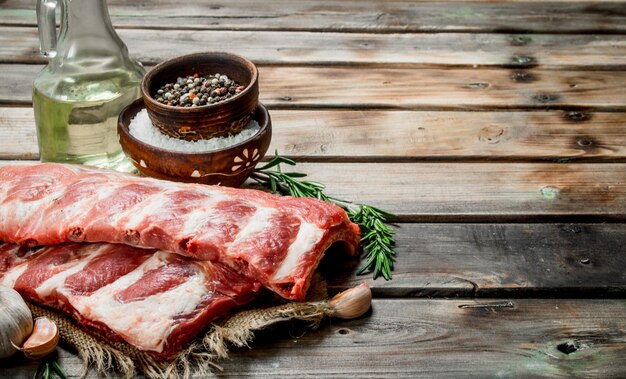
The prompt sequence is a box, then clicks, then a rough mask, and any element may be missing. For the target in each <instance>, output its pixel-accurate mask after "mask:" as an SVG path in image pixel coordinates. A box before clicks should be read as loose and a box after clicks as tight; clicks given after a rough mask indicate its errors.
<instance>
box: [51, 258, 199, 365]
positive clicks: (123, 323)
mask: <svg viewBox="0 0 626 379" xmlns="http://www.w3.org/2000/svg"><path fill="white" fill-rule="evenodd" d="M166 255H167V253H164V252H157V253H155V254H154V255H153V256H152V257H150V258H149V259H148V260H146V261H145V262H143V263H142V264H141V265H140V266H138V267H137V268H136V269H135V270H134V271H132V272H131V273H129V274H127V275H124V276H123V277H121V278H120V279H118V280H116V281H115V282H113V283H110V284H108V285H106V286H104V287H102V288H100V289H99V290H97V291H96V292H94V293H92V294H90V295H89V296H80V295H76V294H73V293H71V291H66V290H64V289H61V290H60V291H59V292H60V293H62V294H63V295H64V296H66V297H67V299H68V301H69V303H70V304H71V305H72V307H74V308H75V309H76V310H77V311H78V312H79V313H80V314H81V315H82V316H83V317H85V318H87V319H89V320H90V321H100V322H102V323H104V324H105V325H106V326H107V327H109V328H110V329H111V330H113V331H114V332H115V333H117V334H119V335H120V336H122V337H124V339H126V340H127V341H128V342H129V343H131V344H133V345H134V346H136V347H138V348H139V349H142V350H149V351H154V352H157V353H160V352H162V351H163V348H164V345H165V341H166V340H167V337H168V336H169V335H170V333H171V331H172V330H173V329H174V327H175V326H176V322H175V321H174V316H177V315H182V314H189V313H191V312H193V310H194V309H196V307H197V306H198V305H199V304H200V303H201V302H202V300H203V298H204V297H205V296H206V294H207V292H208V289H207V288H206V286H205V277H204V275H203V274H202V273H201V272H200V271H198V272H197V273H196V274H194V275H193V276H191V277H189V278H187V279H186V280H185V282H184V283H183V284H181V285H179V286H177V287H175V288H172V289H168V290H167V291H164V292H162V293H158V294H155V295H152V296H148V297H146V298H145V299H142V300H137V301H131V302H128V303H120V302H119V301H117V300H116V299H115V295H116V294H117V293H119V292H121V291H123V290H125V289H126V288H128V287H129V286H130V285H132V284H133V283H135V282H137V281H138V280H139V279H141V277H142V276H143V275H144V273H146V272H148V271H150V270H153V269H156V268H158V267H160V266H162V265H164V264H166V263H167V262H166V261H165V260H164V258H165V256H166Z"/></svg>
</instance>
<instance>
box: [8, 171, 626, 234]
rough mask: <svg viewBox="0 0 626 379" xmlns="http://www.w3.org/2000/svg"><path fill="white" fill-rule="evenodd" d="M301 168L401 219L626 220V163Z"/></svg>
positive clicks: (331, 188) (336, 191)
mask: <svg viewBox="0 0 626 379" xmlns="http://www.w3.org/2000/svg"><path fill="white" fill-rule="evenodd" d="M31 162H32V161H6V160H5V161H0V165H7V164H11V163H23V164H28V163H31ZM295 169H296V170H297V171H300V172H304V173H308V174H309V178H310V179H311V180H315V181H318V182H321V183H325V184H326V185H327V193H328V194H329V195H331V196H335V197H339V198H342V199H347V200H351V201H355V202H361V203H369V204H372V205H375V206H378V207H381V208H383V209H386V210H388V211H390V212H393V213H396V214H397V215H398V219H397V220H398V221H402V222H431V221H433V222H460V221H463V222H471V221H479V222H487V221H488V222H515V221H524V222H531V221H567V222H569V221H571V220H574V221H586V220H588V221H612V222H616V221H625V220H626V164H622V163H612V164H598V163H575V164H564V163H561V164H559V163H543V164H541V163H539V164H537V163H300V164H298V166H297V167H296V168H295Z"/></svg>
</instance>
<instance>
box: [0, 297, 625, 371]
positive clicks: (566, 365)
mask: <svg viewBox="0 0 626 379" xmlns="http://www.w3.org/2000/svg"><path fill="white" fill-rule="evenodd" d="M624 309H625V306H624V301H623V300H560V299H554V300H553V299H550V300H540V299H515V300H494V299H485V300H400V299H393V300H384V299H375V300H374V302H373V310H372V312H371V313H369V314H367V315H366V316H364V317H363V318H361V319H358V320H353V321H339V320H326V321H324V322H323V323H322V325H321V327H320V329H318V330H317V331H306V332H305V330H304V329H303V327H302V326H301V325H297V324H283V325H280V326H279V327H275V328H272V329H270V330H268V331H265V332H261V333H258V334H257V339H256V341H255V342H253V343H252V344H251V346H250V349H248V348H244V349H240V350H239V351H236V352H234V353H233V354H231V357H230V359H228V360H224V361H221V362H220V365H221V366H222V367H223V372H221V373H219V374H218V376H219V377H244V376H254V377H281V378H284V377H290V378H304V377H307V378H308V377H310V378H313V377H316V378H317V377H321V376H323V377H345V378H354V377H355V375H358V376H359V377H389V376H393V377H411V378H432V377H433V376H437V377H441V376H443V377H459V376H462V377H468V376H470V377H524V378H526V377H542V378H565V377H567V378H571V377H579V378H618V377H623V376H625V375H626V312H625V311H624ZM568 352H569V353H568ZM60 363H61V366H62V367H63V368H64V369H65V370H66V372H67V373H68V374H69V377H72V378H74V377H77V376H78V375H79V373H80V369H81V366H80V361H79V359H78V357H76V356H75V355H72V354H70V353H68V352H67V351H66V350H64V349H60ZM35 367H36V364H35V363H30V364H29V363H28V362H25V361H24V360H19V359H13V360H12V361H8V360H5V361H4V362H2V363H0V368H2V371H3V373H4V374H5V375H8V376H10V377H19V378H22V377H23V378H27V377H32V374H33V372H34V370H35ZM89 377H90V378H91V377H94V378H95V377H97V376H96V375H95V374H91V375H89Z"/></svg>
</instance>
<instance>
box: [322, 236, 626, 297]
mask: <svg viewBox="0 0 626 379" xmlns="http://www.w3.org/2000/svg"><path fill="white" fill-rule="evenodd" d="M624 230H626V225H625V224H399V225H398V226H397V228H396V240H397V248H396V252H397V255H396V266H395V267H396V268H395V270H394V272H393V280H391V281H385V280H383V279H378V280H372V279H371V275H362V276H357V275H355V273H356V272H357V271H358V269H359V266H360V262H359V259H358V258H348V257H346V256H345V255H344V254H341V250H340V248H339V247H337V249H333V250H331V251H329V252H328V253H327V254H326V257H325V258H324V260H323V261H322V265H321V268H320V271H321V272H323V273H324V275H325V277H326V278H329V279H328V280H329V288H331V289H332V290H333V291H336V292H339V291H340V290H344V289H347V288H349V287H353V286H355V285H357V284H358V283H360V282H363V281H367V282H368V284H369V285H370V287H372V291H373V292H374V295H375V296H376V297H387V296H390V297H407V296H420V297H459V296H461V297H473V296H479V297H496V296H505V297H506V296H514V297H518V298H519V297H536V296H542V297H545V296H549V297H553V296H556V297H562V298H578V297H588V298H596V297H624V295H625V294H626V272H625V271H624V267H626V256H624V254H620V253H619V252H621V251H623V249H624V246H626V234H625V233H624Z"/></svg>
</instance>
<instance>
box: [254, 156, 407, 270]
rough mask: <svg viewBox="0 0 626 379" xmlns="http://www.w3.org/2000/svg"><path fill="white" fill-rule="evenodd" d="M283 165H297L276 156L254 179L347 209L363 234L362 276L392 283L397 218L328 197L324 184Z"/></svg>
mask: <svg viewBox="0 0 626 379" xmlns="http://www.w3.org/2000/svg"><path fill="white" fill-rule="evenodd" d="M281 164H286V165H290V166H295V165H296V162H295V161H293V160H291V159H289V158H285V157H282V156H280V155H278V152H275V155H274V158H273V159H272V160H271V161H269V162H268V163H266V164H265V165H263V166H261V167H257V168H255V170H254V172H253V173H252V175H251V178H252V179H254V180H255V181H257V182H258V183H261V184H262V185H264V186H267V187H269V188H270V190H271V191H272V192H274V193H280V194H283V195H291V196H294V197H313V198H316V199H320V200H323V201H328V202H331V203H334V204H337V205H339V206H340V207H342V208H344V209H345V210H346V213H347V214H348V217H349V218H350V220H351V221H352V222H354V223H355V224H357V225H358V226H359V227H360V228H361V232H362V236H361V243H362V245H363V249H364V251H365V252H366V259H365V262H364V264H363V265H362V266H361V268H360V269H359V271H358V275H362V274H366V273H372V275H373V277H374V279H376V278H378V277H379V276H381V275H382V277H383V278H385V280H391V271H393V263H394V260H395V251H394V246H395V244H396V242H395V240H394V239H393V235H394V231H393V229H392V228H391V226H390V225H389V224H388V223H387V220H388V219H389V218H391V217H393V216H394V215H393V214H391V213H389V212H385V211H383V210H381V209H378V208H376V207H373V206H371V205H367V204H356V203H352V202H349V201H346V200H342V199H338V198H335V197H331V196H328V195H326V194H325V193H324V190H325V189H326V186H325V185H324V184H322V183H318V182H314V181H309V180H302V178H304V177H306V176H307V174H304V173H301V172H284V171H283V170H282V169H281V166H280V165H281Z"/></svg>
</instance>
